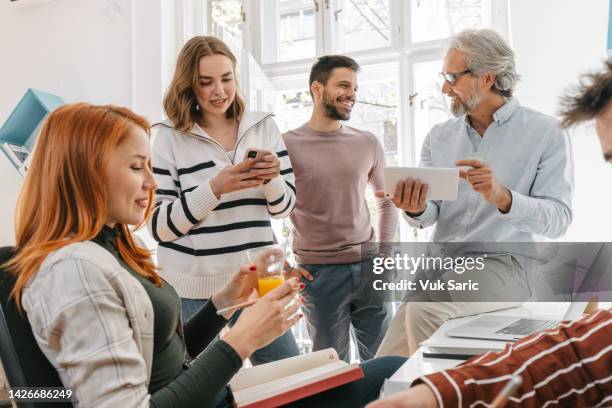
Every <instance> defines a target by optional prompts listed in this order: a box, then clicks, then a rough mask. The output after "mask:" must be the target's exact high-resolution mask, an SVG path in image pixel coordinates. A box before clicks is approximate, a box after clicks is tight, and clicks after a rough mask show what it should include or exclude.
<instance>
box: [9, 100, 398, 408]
mask: <svg viewBox="0 0 612 408" xmlns="http://www.w3.org/2000/svg"><path fill="white" fill-rule="evenodd" d="M148 132H149V124H148V123H147V122H146V120H145V119H143V118H142V117H140V116H138V115H136V114H134V113H133V112H131V111H130V110H128V109H126V108H120V107H116V106H94V105H89V104H74V105H65V106H62V107H60V108H58V109H57V110H56V111H54V112H53V113H52V114H51V115H49V117H48V118H47V120H46V121H45V124H44V126H43V128H42V130H41V133H40V136H39V141H38V144H37V146H36V150H35V152H34V156H33V158H32V164H31V166H30V170H29V172H28V175H27V177H26V179H25V182H24V185H23V189H22V190H21V193H20V196H19V200H18V204H17V210H16V222H15V237H16V242H17V248H16V254H15V256H14V257H13V258H12V259H11V260H10V261H9V262H8V263H7V264H6V265H3V267H5V268H7V270H8V271H9V272H10V273H12V274H14V275H15V277H16V284H15V288H14V292H13V296H14V297H15V300H16V303H17V305H18V307H20V308H21V309H22V310H23V311H24V312H25V313H26V316H27V318H28V321H29V322H30V324H31V326H32V331H33V334H34V337H35V338H36V341H37V343H38V345H39V346H40V349H41V350H42V352H43V353H44V354H45V356H46V357H47V359H48V360H49V361H50V363H51V364H52V365H53V366H54V367H55V368H56V369H57V371H58V374H59V377H60V379H61V381H62V383H63V385H64V386H66V387H71V388H73V389H74V391H75V396H76V399H77V400H78V406H79V407H96V408H102V407H113V408H114V407H149V406H151V407H168V408H170V407H172V408H174V407H185V408H188V407H216V408H221V407H223V408H228V407H230V406H231V402H232V401H231V392H230V390H229V389H228V387H227V382H228V381H229V380H230V379H231V378H232V376H233V375H234V374H235V373H236V372H237V371H238V370H239V369H240V368H241V367H242V361H243V360H244V359H246V358H248V357H249V356H250V355H251V354H252V353H253V352H254V351H255V350H257V349H260V348H261V347H263V346H265V345H266V344H269V343H270V342H271V341H272V340H274V339H275V338H276V337H278V336H279V335H281V334H282V333H284V332H285V331H286V330H288V329H289V328H290V327H291V326H292V325H293V324H294V323H295V322H296V321H297V320H298V319H299V318H300V317H301V316H300V315H299V314H296V312H297V310H298V308H299V306H300V303H301V302H300V300H299V299H297V300H296V301H294V300H295V297H296V294H297V291H298V290H299V289H300V286H301V285H300V284H299V282H298V281H297V279H296V278H291V279H288V280H287V281H286V282H284V283H283V284H282V285H280V286H279V287H277V288H275V289H274V290H272V291H270V292H269V293H267V294H266V295H265V296H264V297H262V298H261V299H256V298H255V297H254V292H253V290H254V287H255V285H256V282H257V272H256V268H255V270H253V267H249V268H247V267H242V268H240V271H239V272H237V273H235V274H234V275H233V276H232V277H231V278H230V279H229V281H228V282H227V284H226V285H224V286H223V287H222V288H221V289H220V290H218V291H216V292H215V293H214V294H213V295H212V296H211V299H210V300H209V301H207V302H206V303H205V304H204V306H203V307H202V308H200V310H199V311H198V312H197V313H196V314H195V315H194V316H193V317H192V319H191V320H189V322H187V323H186V324H185V325H183V324H182V322H181V313H180V308H181V305H180V298H179V296H178V294H177V293H176V291H175V290H174V288H173V287H172V285H169V284H168V283H167V282H166V281H164V280H163V279H162V278H161V277H160V276H159V274H158V272H157V268H156V267H155V265H154V264H153V260H152V258H151V254H150V252H149V251H147V250H146V249H143V248H141V247H139V246H138V244H137V242H136V241H135V239H134V237H133V235H132V232H131V226H136V228H138V227H140V226H142V225H143V224H144V223H145V222H146V219H147V218H148V217H149V216H150V214H151V209H152V206H153V198H154V190H155V189H156V187H157V186H156V183H155V179H154V177H153V173H152V169H151V161H150V156H151V147H150V144H149V133H148ZM47 177H48V178H47ZM48 180H54V182H53V183H49V182H47V181H48ZM41 202H45V205H44V206H40V205H39V204H40V203H41ZM249 298H250V299H252V300H256V303H255V304H254V305H253V306H251V307H248V308H246V309H244V311H243V313H242V314H241V316H240V317H239V318H238V320H237V322H236V324H235V325H234V326H233V327H232V328H231V329H230V330H229V332H227V333H226V334H225V335H224V336H223V338H222V339H221V340H215V336H216V335H217V334H218V333H219V331H220V330H221V329H222V328H223V327H224V326H225V325H226V323H227V320H226V318H229V317H230V316H229V315H226V316H224V317H222V316H218V315H217V313H216V312H217V310H218V309H219V308H224V307H227V306H230V305H234V304H237V303H240V302H242V301H244V300H247V299H249ZM403 361H404V359H402V358H399V357H390V358H387V359H377V360H374V361H370V362H367V363H364V364H363V365H362V368H363V370H364V373H365V378H362V379H360V380H358V381H355V382H352V383H349V384H346V385H344V386H341V387H337V388H334V389H332V390H329V391H327V392H324V393H320V394H317V395H315V396H311V397H309V398H306V399H303V400H300V401H298V402H296V403H295V404H293V405H294V406H299V407H322V406H332V404H333V406H346V407H355V406H363V405H364V404H366V403H367V402H368V401H371V400H373V399H374V398H375V397H376V396H377V395H378V392H379V390H380V386H381V385H382V381H383V379H384V378H385V377H387V376H389V375H391V374H392V373H393V371H395V370H397V368H398V367H399V366H400V365H401V364H402V363H403ZM293 405H292V406H293Z"/></svg>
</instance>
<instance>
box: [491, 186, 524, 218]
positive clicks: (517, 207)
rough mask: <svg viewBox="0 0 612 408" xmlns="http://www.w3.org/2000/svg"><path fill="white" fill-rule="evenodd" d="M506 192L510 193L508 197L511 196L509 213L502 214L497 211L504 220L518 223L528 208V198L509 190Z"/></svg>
mask: <svg viewBox="0 0 612 408" xmlns="http://www.w3.org/2000/svg"><path fill="white" fill-rule="evenodd" d="M508 191H510V195H511V196H512V205H511V207H510V211H508V212H507V213H505V214H504V213H503V212H501V211H499V209H498V212H499V215H500V217H501V218H502V219H504V220H509V221H512V222H520V221H521V220H522V219H523V218H524V217H525V215H526V211H527V209H528V208H529V198H528V197H525V196H524V195H522V194H520V193H517V192H516V191H512V190H510V189H508Z"/></svg>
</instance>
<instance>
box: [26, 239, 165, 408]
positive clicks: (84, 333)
mask: <svg viewBox="0 0 612 408" xmlns="http://www.w3.org/2000/svg"><path fill="white" fill-rule="evenodd" d="M22 301H23V307H24V310H25V311H26V313H27V316H28V320H29V321H30V324H31V325H32V330H33V332H34V336H35V338H36V341H37V342H38V345H39V346H40V348H41V350H42V351H43V353H44V354H45V356H47V358H48V359H49V361H50V362H51V364H53V366H54V367H55V368H56V369H57V371H58V372H59V375H60V378H61V380H62V382H63V383H64V385H65V386H66V387H73V388H74V391H75V394H76V398H77V399H78V401H79V406H82V407H90V406H95V407H144V406H149V398H150V396H149V393H148V384H149V380H150V377H151V366H152V359H153V306H152V304H151V300H150V298H149V296H148V295H147V293H146V292H145V289H144V288H143V286H142V285H141V284H140V283H139V282H138V281H137V280H136V278H134V277H133V276H132V275H131V274H130V273H129V272H128V271H127V270H125V269H124V268H123V267H121V265H120V264H119V262H118V261H117V260H116V259H115V258H114V257H113V255H112V254H111V253H109V252H108V251H106V250H105V249H103V248H102V247H101V246H99V245H98V244H96V243H93V242H89V241H86V242H80V243H75V244H72V245H68V246H66V247H64V248H61V249H59V250H57V251H55V252H53V253H52V254H50V255H49V256H47V258H46V259H45V261H44V262H43V264H42V266H41V268H40V270H39V271H38V273H37V274H36V275H34V277H33V278H32V279H31V280H30V282H29V283H28V285H27V286H26V288H25V289H24V291H23V297H22Z"/></svg>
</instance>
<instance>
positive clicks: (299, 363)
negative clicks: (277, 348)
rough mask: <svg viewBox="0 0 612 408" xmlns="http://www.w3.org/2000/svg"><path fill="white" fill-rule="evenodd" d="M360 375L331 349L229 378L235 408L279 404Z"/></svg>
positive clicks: (278, 362) (352, 379)
mask: <svg viewBox="0 0 612 408" xmlns="http://www.w3.org/2000/svg"><path fill="white" fill-rule="evenodd" d="M360 378H363V370H362V369H361V367H359V365H358V364H348V363H346V362H344V361H342V360H340V358H338V353H336V351H335V350H334V349H327V350H320V351H316V352H314V353H310V354H305V355H301V356H296V357H291V358H286V359H284V360H280V361H275V362H272V363H267V364H262V365H259V366H256V367H251V368H246V369H244V370H241V371H240V372H238V374H236V375H235V376H234V378H232V380H231V381H230V388H231V390H232V394H233V397H234V406H235V407H237V408H266V407H278V406H280V405H283V404H288V403H290V402H292V401H297V400H299V399H302V398H304V397H307V396H309V395H313V394H317V393H319V392H322V391H325V390H329V389H331V388H334V387H338V386H340V385H343V384H346V383H349V382H352V381H355V380H358V379H360Z"/></svg>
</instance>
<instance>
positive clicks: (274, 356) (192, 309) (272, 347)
mask: <svg viewBox="0 0 612 408" xmlns="http://www.w3.org/2000/svg"><path fill="white" fill-rule="evenodd" d="M204 303H206V299H184V298H183V299H181V311H182V314H183V322H186V321H187V320H189V319H190V318H191V317H192V316H193V315H194V314H195V313H196V312H197V311H198V310H199V309H200V307H202V306H203V305H204ZM241 312H242V311H241V310H239V311H237V312H236V313H234V315H233V316H232V317H231V319H230V321H229V325H230V327H232V326H233V325H234V324H235V323H236V320H238V317H240V313H241ZM299 354H300V350H299V349H298V346H297V343H296V342H295V338H294V337H293V334H292V333H291V330H288V331H287V332H286V333H285V334H283V335H282V336H280V337H278V338H277V339H276V340H274V341H273V342H272V343H270V344H268V345H267V346H265V347H262V348H260V349H259V350H256V351H255V352H254V353H253V354H252V355H251V357H250V358H249V359H250V360H251V364H253V365H259V364H265V363H269V362H272V361H278V360H282V359H283V358H288V357H294V356H298V355H299Z"/></svg>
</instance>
